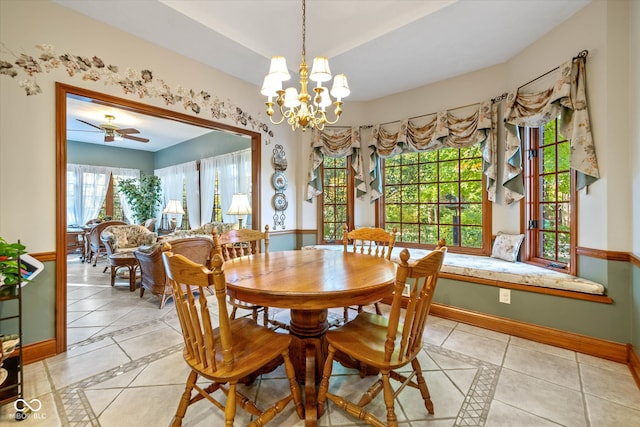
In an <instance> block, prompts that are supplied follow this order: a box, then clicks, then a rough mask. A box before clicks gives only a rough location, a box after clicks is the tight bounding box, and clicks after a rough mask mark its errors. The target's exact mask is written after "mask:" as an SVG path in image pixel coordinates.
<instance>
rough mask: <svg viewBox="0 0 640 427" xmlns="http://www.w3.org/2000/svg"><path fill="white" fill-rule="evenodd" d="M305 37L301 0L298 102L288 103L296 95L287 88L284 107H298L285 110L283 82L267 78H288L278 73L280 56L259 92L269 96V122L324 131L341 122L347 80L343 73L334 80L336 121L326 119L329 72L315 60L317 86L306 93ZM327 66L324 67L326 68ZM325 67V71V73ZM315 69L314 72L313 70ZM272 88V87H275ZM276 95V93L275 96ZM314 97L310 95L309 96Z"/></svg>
mask: <svg viewBox="0 0 640 427" xmlns="http://www.w3.org/2000/svg"><path fill="white" fill-rule="evenodd" d="M306 38H307V8H306V0H302V61H301V62H300V69H299V72H300V93H299V94H297V97H298V99H297V101H296V102H294V103H291V102H290V101H289V100H290V98H291V97H292V96H293V94H294V93H296V90H295V88H294V89H292V88H289V89H287V90H286V92H287V104H289V105H293V104H297V107H296V106H292V107H288V109H287V110H286V111H285V108H284V104H285V102H284V101H285V91H284V90H282V86H281V84H280V83H281V81H280V80H283V79H280V80H279V81H278V82H277V84H273V82H272V81H270V80H269V79H271V80H273V78H276V79H278V78H280V77H281V75H283V74H284V75H287V78H288V75H289V74H288V72H286V70H285V72H284V73H283V72H282V70H280V69H279V68H280V62H279V61H276V59H284V58H281V57H274V58H272V65H271V68H272V70H271V69H270V71H269V74H268V75H267V77H265V82H264V83H263V88H262V90H261V93H262V94H263V95H267V97H268V102H267V103H266V105H267V115H268V116H269V120H270V121H271V123H273V124H275V125H278V124H280V123H282V122H283V121H285V120H286V121H287V123H288V124H289V125H291V129H292V130H293V131H296V130H297V129H298V128H302V130H303V131H304V130H306V129H308V128H311V129H313V128H316V129H319V130H322V129H324V126H325V124H327V123H328V124H335V123H337V122H338V120H339V119H340V115H341V113H342V108H341V105H342V102H341V97H346V96H348V95H349V87H348V85H347V80H346V76H344V74H340V75H338V76H336V77H335V79H334V89H332V90H335V88H336V87H337V88H338V91H337V95H336V97H337V99H338V100H337V101H335V102H334V104H335V106H336V108H335V110H334V114H335V120H333V121H331V120H327V116H326V112H325V107H326V106H328V105H327V104H325V102H328V104H329V105H330V104H331V102H330V101H331V98H330V97H329V95H328V92H329V89H328V88H326V89H325V88H323V87H322V86H321V84H322V82H323V81H326V80H327V77H328V79H329V80H330V79H331V73H330V72H329V67H328V65H329V64H328V60H327V59H326V58H324V57H318V58H316V59H318V64H321V65H319V66H318V70H316V65H315V63H316V60H315V59H314V66H313V67H312V70H311V71H312V73H314V76H315V77H314V78H313V81H315V82H317V83H318V87H316V88H313V91H312V93H309V89H308V84H309V68H308V66H307V63H306V53H307V51H306ZM320 59H323V61H321V60H320ZM274 64H278V65H274ZM282 64H285V63H284V61H282ZM325 64H326V65H325ZM284 68H286V65H285V66H284ZM325 68H326V70H325ZM276 70H277V71H276ZM314 70H316V71H314ZM338 77H340V79H339V83H338V80H337V79H338ZM274 86H275V88H274ZM323 91H326V92H327V95H326V96H323ZM274 92H275V93H274ZM275 94H277V100H276V104H277V105H278V108H277V110H280V115H281V118H280V120H279V121H274V120H273V113H274V108H273V107H274V105H273V102H272V101H271V99H272V98H271V97H272V96H275ZM312 95H313V96H312ZM291 101H294V100H293V99H291Z"/></svg>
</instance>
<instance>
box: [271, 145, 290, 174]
mask: <svg viewBox="0 0 640 427" xmlns="http://www.w3.org/2000/svg"><path fill="white" fill-rule="evenodd" d="M273 167H274V168H275V169H276V170H278V171H283V170H286V169H287V157H286V155H285V154H284V149H283V148H282V145H280V144H276V147H275V148H274V149H273Z"/></svg>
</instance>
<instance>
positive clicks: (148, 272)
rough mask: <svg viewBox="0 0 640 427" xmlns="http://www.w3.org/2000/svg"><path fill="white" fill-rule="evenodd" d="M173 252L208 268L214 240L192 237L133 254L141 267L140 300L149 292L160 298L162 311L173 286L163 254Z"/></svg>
mask: <svg viewBox="0 0 640 427" xmlns="http://www.w3.org/2000/svg"><path fill="white" fill-rule="evenodd" d="M169 250H170V251H171V252H173V253H175V254H180V255H182V256H184V257H186V258H188V259H190V260H191V261H193V262H195V263H196V264H202V265H205V266H208V265H209V264H210V260H211V253H212V252H213V250H214V245H213V240H211V239H208V238H206V237H190V238H186V239H175V240H171V241H170V242H165V243H162V244H155V245H152V246H150V247H141V248H138V249H137V250H135V251H134V252H133V255H134V256H135V257H136V259H137V260H138V264H139V266H140V298H142V297H143V296H144V291H145V290H149V292H151V293H152V294H153V295H158V296H159V297H160V307H159V308H160V309H162V308H163V307H164V305H165V303H166V302H167V300H168V299H169V297H171V285H170V284H169V281H168V279H167V274H166V271H165V269H164V265H163V264H162V253H163V252H166V251H169Z"/></svg>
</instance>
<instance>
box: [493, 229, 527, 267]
mask: <svg viewBox="0 0 640 427" xmlns="http://www.w3.org/2000/svg"><path fill="white" fill-rule="evenodd" d="M522 240H524V234H502V233H498V235H497V236H496V240H495V242H493V249H492V250H491V256H492V257H493V258H500V259H503V260H505V261H510V262H515V261H516V259H517V257H518V251H519V250H520V245H521V244H522Z"/></svg>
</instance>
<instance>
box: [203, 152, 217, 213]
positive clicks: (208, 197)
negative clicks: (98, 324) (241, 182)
mask: <svg viewBox="0 0 640 427" xmlns="http://www.w3.org/2000/svg"><path fill="white" fill-rule="evenodd" d="M216 170H217V162H216V158H215V157H208V158H206V159H202V160H200V209H201V212H200V225H203V224H206V223H207V222H211V221H212V220H213V218H212V215H213V199H214V197H215V192H216Z"/></svg>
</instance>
